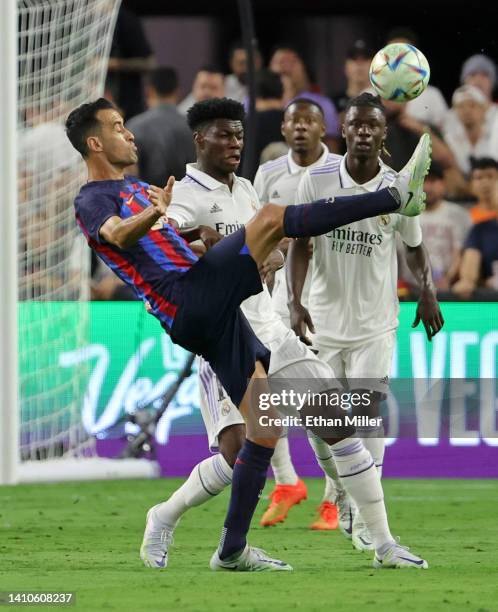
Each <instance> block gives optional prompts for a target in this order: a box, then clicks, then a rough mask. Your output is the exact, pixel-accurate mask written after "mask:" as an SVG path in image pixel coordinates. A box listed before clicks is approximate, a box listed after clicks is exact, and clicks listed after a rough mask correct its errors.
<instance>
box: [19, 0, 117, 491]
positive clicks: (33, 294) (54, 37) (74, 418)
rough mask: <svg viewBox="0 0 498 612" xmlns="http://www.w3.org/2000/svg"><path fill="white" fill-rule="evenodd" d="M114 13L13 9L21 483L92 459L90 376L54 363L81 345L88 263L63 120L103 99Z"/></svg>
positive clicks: (112, 5)
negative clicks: (87, 420) (86, 406)
mask: <svg viewBox="0 0 498 612" xmlns="http://www.w3.org/2000/svg"><path fill="white" fill-rule="evenodd" d="M119 4H120V0H18V24H19V31H18V52H19V57H18V97H19V100H18V143H17V146H18V237H19V241H18V244H19V247H18V253H19V259H18V274H19V311H18V312H19V315H18V316H19V399H20V410H21V416H20V438H21V441H20V455H21V466H20V478H21V480H31V479H33V478H32V472H33V470H34V472H36V473H37V474H40V473H46V471H47V470H46V468H47V465H49V464H54V463H55V464H56V465H59V466H60V465H61V462H60V461H57V462H51V461H50V460H54V459H60V458H64V459H68V458H69V459H71V458H81V457H85V458H91V457H92V456H93V455H94V454H95V452H94V441H93V439H92V437H91V436H89V434H88V433H87V432H86V431H85V430H84V427H83V425H82V419H81V408H82V405H83V401H84V394H85V388H86V384H87V382H88V376H89V372H88V370H87V369H85V367H84V366H79V367H78V368H68V367H64V364H63V363H61V355H63V354H64V353H65V352H67V351H71V350H74V349H76V348H79V347H82V346H84V345H85V344H87V342H88V338H87V331H88V315H87V304H86V300H88V289H89V261H90V258H89V250H88V249H87V247H86V246H84V247H83V248H81V246H82V245H81V239H80V236H79V232H78V230H77V227H76V224H75V220H74V209H73V200H74V196H75V194H76V193H77V191H78V189H79V187H80V186H81V184H82V183H83V182H84V181H85V180H86V171H85V166H84V164H83V163H82V160H81V158H80V156H79V154H78V153H77V152H76V151H74V150H73V148H72V146H71V145H70V143H69V141H68V140H67V138H66V135H65V132H64V121H65V119H66V117H67V115H68V113H69V112H70V111H71V110H72V109H73V108H74V107H76V106H78V105H79V104H82V103H84V102H88V101H90V100H93V99H95V98H98V97H99V96H101V95H102V94H103V92H104V83H105V76H106V69H107V62H108V56H109V51H110V45H111V42H112V35H113V30H114V25H115V21H116V17H117V11H118V9H119ZM64 463H65V465H66V467H67V461H65V462H64ZM90 463H91V460H90ZM56 470H57V468H56ZM48 477H49V478H52V476H50V472H49V475H48ZM53 478H57V476H53Z"/></svg>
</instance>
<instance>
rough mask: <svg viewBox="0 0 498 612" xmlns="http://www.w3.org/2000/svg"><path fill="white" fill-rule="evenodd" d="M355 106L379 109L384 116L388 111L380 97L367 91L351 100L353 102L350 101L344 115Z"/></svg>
mask: <svg viewBox="0 0 498 612" xmlns="http://www.w3.org/2000/svg"><path fill="white" fill-rule="evenodd" d="M353 106H370V107H371V108H378V109H379V110H380V112H381V113H382V114H383V115H385V114H386V109H385V108H384V105H383V104H382V100H381V99H380V97H379V96H374V95H372V94H371V93H368V92H366V91H365V92H363V93H362V94H360V95H359V96H356V97H355V98H351V100H349V102H348V103H347V104H346V108H345V109H344V113H347V112H348V110H349V109H350V108H352V107H353Z"/></svg>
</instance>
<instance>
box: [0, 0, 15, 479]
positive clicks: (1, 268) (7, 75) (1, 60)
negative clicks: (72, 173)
mask: <svg viewBox="0 0 498 612" xmlns="http://www.w3.org/2000/svg"><path fill="white" fill-rule="evenodd" d="M16 58H17V0H5V2H3V5H2V17H1V19H0V83H1V84H2V94H1V95H0V184H1V185H2V195H3V202H2V204H1V205H0V287H2V293H3V295H2V296H1V297H0V484H12V483H15V482H16V481H17V477H18V471H17V468H18V453H19V443H18V439H19V416H18V415H19V411H18V409H17V406H18V395H17V384H18V377H17V266H16V262H17V170H16V168H17V166H16V122H17V110H16V105H17V85H16V83H17V62H16Z"/></svg>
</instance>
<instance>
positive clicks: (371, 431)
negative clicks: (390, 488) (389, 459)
mask: <svg viewBox="0 0 498 612" xmlns="http://www.w3.org/2000/svg"><path fill="white" fill-rule="evenodd" d="M357 433H358V435H359V437H360V438H361V439H362V441H363V446H364V447H365V448H366V449H367V450H368V451H369V453H370V454H371V455H372V459H373V460H374V462H375V465H376V466H377V472H378V473H379V476H380V477H381V478H382V464H383V463H384V453H385V450H386V444H385V440H384V426H383V425H381V426H380V427H375V428H368V429H367V428H365V429H358V432H357Z"/></svg>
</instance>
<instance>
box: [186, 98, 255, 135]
mask: <svg viewBox="0 0 498 612" xmlns="http://www.w3.org/2000/svg"><path fill="white" fill-rule="evenodd" d="M244 118H245V111H244V107H243V106H242V104H241V103H240V102H237V101H236V100H231V99H230V98H211V99H210V100H204V101H203V102H196V103H195V104H194V105H193V106H191V107H190V108H189V109H188V111H187V123H188V125H189V127H190V129H191V130H192V131H193V132H195V131H198V130H200V129H202V128H204V127H205V126H206V125H208V124H210V123H211V122H213V121H215V120H216V119H231V120H232V121H244Z"/></svg>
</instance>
